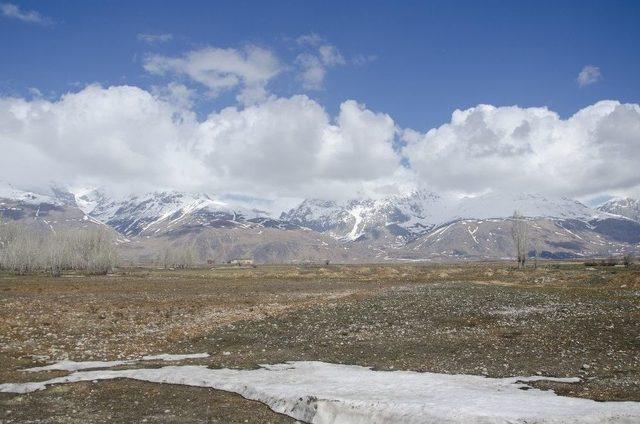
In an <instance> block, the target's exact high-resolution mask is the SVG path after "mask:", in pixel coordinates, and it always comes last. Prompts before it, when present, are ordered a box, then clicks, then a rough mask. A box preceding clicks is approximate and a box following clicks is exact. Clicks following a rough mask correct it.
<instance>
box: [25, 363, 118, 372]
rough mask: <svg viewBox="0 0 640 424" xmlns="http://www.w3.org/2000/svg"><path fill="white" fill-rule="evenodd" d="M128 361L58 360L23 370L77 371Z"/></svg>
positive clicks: (108, 366)
mask: <svg viewBox="0 0 640 424" xmlns="http://www.w3.org/2000/svg"><path fill="white" fill-rule="evenodd" d="M128 363H130V361H84V362H76V361H60V362H56V363H55V364H51V365H47V366H44V367H34V368H27V369H25V371H29V372H40V371H78V370H87V369H92V368H94V369H95V368H111V367H117V366H118V365H125V364H128Z"/></svg>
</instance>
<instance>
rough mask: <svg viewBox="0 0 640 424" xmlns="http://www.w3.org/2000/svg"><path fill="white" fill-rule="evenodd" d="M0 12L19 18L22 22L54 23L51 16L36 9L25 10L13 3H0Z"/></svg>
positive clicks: (6, 15) (8, 16)
mask: <svg viewBox="0 0 640 424" xmlns="http://www.w3.org/2000/svg"><path fill="white" fill-rule="evenodd" d="M0 12H2V15H3V16H5V17H7V18H14V19H18V20H20V21H22V22H27V23H30V24H39V25H53V23H54V21H53V19H51V18H48V17H46V16H43V15H41V14H40V13H39V12H36V11H35V10H23V9H21V8H20V6H18V5H16V4H12V3H0Z"/></svg>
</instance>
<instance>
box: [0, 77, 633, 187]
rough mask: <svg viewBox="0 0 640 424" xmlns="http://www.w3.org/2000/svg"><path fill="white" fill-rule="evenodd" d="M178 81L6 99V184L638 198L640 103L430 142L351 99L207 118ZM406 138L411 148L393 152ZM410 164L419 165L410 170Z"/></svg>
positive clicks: (523, 114) (505, 111)
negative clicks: (335, 107) (415, 189)
mask: <svg viewBox="0 0 640 424" xmlns="http://www.w3.org/2000/svg"><path fill="white" fill-rule="evenodd" d="M193 95H194V93H193V92H192V91H191V90H190V89H189V88H187V87H185V86H183V85H180V84H176V83H173V84H169V85H168V86H166V87H157V88H156V89H155V90H153V91H152V92H148V91H145V90H143V89H140V88H137V87H131V86H117V87H109V88H103V87H100V86H97V85H92V86H88V87H86V88H83V89H81V90H80V91H77V92H74V93H69V94H66V95H64V96H62V97H61V98H59V99H57V100H48V99H46V98H37V97H36V98H33V99H30V100H27V99H21V98H0V152H1V153H2V154H0V179H3V180H7V181H11V182H13V183H14V184H16V185H17V186H31V187H33V186H37V185H39V184H40V185H41V184H46V183H47V182H49V181H50V180H57V181H61V182H65V183H69V184H72V185H82V186H88V185H94V186H96V185H101V186H111V187H115V188H116V189H118V188H119V190H120V191H122V190H125V191H126V190H129V191H131V190H135V191H144V190H149V189H159V188H175V189H185V190H200V191H206V192H217V193H242V194H246V195H250V196H254V197H260V198H270V197H276V196H278V197H282V196H285V197H314V196H319V197H325V198H345V197H349V196H353V195H356V194H358V193H363V192H364V193H369V194H370V193H382V192H384V193H389V192H393V191H394V190H398V187H412V186H416V185H420V186H425V187H427V188H430V189H433V190H437V191H443V192H447V191H449V192H466V193H473V192H483V191H487V190H495V191H518V192H542V193H548V194H554V195H566V196H580V197H586V196H596V195H599V194H603V193H615V194H619V195H620V194H622V195H624V194H627V195H629V194H630V195H638V194H640V170H639V168H638V166H637V158H638V157H640V105H637V104H621V103H619V102H615V101H603V102H598V103H596V104H594V105H592V106H589V107H587V108H584V109H582V110H580V111H578V112H577V113H576V114H575V115H573V116H571V117H569V118H567V119H561V118H560V117H559V116H558V115H557V114H556V113H554V112H553V111H550V110H548V109H546V108H519V107H516V106H512V107H494V106H489V105H479V106H477V107H474V108H470V109H467V110H457V111H455V112H454V113H453V115H452V118H451V122H449V123H446V124H444V125H442V126H440V127H438V128H434V129H431V130H429V131H427V132H426V133H420V132H417V131H414V130H411V129H404V130H399V129H398V128H397V126H396V125H395V123H394V121H393V119H392V118H391V117H390V116H388V115H386V114H383V113H377V112H373V111H371V110H369V109H367V108H366V107H365V106H364V105H362V104H359V103H357V102H355V101H353V100H347V101H345V102H343V103H342V105H340V110H339V112H338V113H337V115H336V116H334V117H332V116H330V115H329V114H328V113H327V111H326V110H325V109H324V108H323V107H322V106H321V105H320V104H318V103H317V102H316V101H314V100H312V99H310V98H308V97H307V96H304V95H298V96H293V97H290V98H275V97H273V96H272V97H269V98H267V99H266V100H264V101H263V102H261V103H259V104H255V105H250V106H246V107H244V108H240V107H228V108H224V109H222V110H219V111H215V112H213V113H212V114H210V115H209V116H207V117H206V118H201V119H198V118H197V117H196V114H195V113H194V112H193V111H192V110H191V109H190V107H191V99H192V96H193ZM398 134H402V138H403V140H404V141H405V142H406V143H407V145H406V146H405V147H404V148H402V150H401V152H397V151H395V150H394V148H393V145H394V140H396V138H397V137H398ZM401 157H405V158H407V159H408V161H409V163H410V165H411V167H410V168H406V167H403V166H401V165H400V161H401Z"/></svg>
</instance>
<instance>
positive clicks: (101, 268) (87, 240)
mask: <svg viewBox="0 0 640 424" xmlns="http://www.w3.org/2000/svg"><path fill="white" fill-rule="evenodd" d="M117 261H118V256H117V252H116V248H115V245H114V241H113V239H112V237H111V235H110V234H109V232H108V231H107V230H106V229H105V228H93V229H83V230H75V231H74V230H66V231H63V230H58V231H57V232H51V233H42V232H41V231H38V230H36V229H33V228H29V227H26V226H23V225H20V224H14V223H11V224H2V225H0V269H6V270H9V271H12V272H15V273H20V274H23V273H27V272H34V271H47V272H50V273H51V275H53V276H59V275H60V274H61V273H62V271H63V270H80V271H84V272H86V273H89V274H107V273H108V272H110V271H111V270H112V269H113V268H114V267H115V266H116V265H117Z"/></svg>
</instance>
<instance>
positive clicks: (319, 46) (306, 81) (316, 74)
mask: <svg viewBox="0 0 640 424" xmlns="http://www.w3.org/2000/svg"><path fill="white" fill-rule="evenodd" d="M296 43H297V44H298V45H299V46H300V47H302V48H304V49H305V51H304V52H302V53H300V54H298V55H297V57H296V60H295V63H296V65H297V66H298V68H299V73H298V79H299V80H300V81H301V82H302V86H303V87H304V88H305V89H307V90H320V89H322V86H323V83H324V78H325V76H326V74H327V70H328V69H329V68H333V67H336V66H343V65H346V63H347V61H346V60H345V58H344V57H343V56H342V54H341V53H340V51H338V49H337V47H336V46H334V45H331V44H329V43H327V42H326V41H325V40H324V39H323V38H322V37H320V36H319V35H317V34H307V35H303V36H300V37H298V38H297V39H296Z"/></svg>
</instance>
